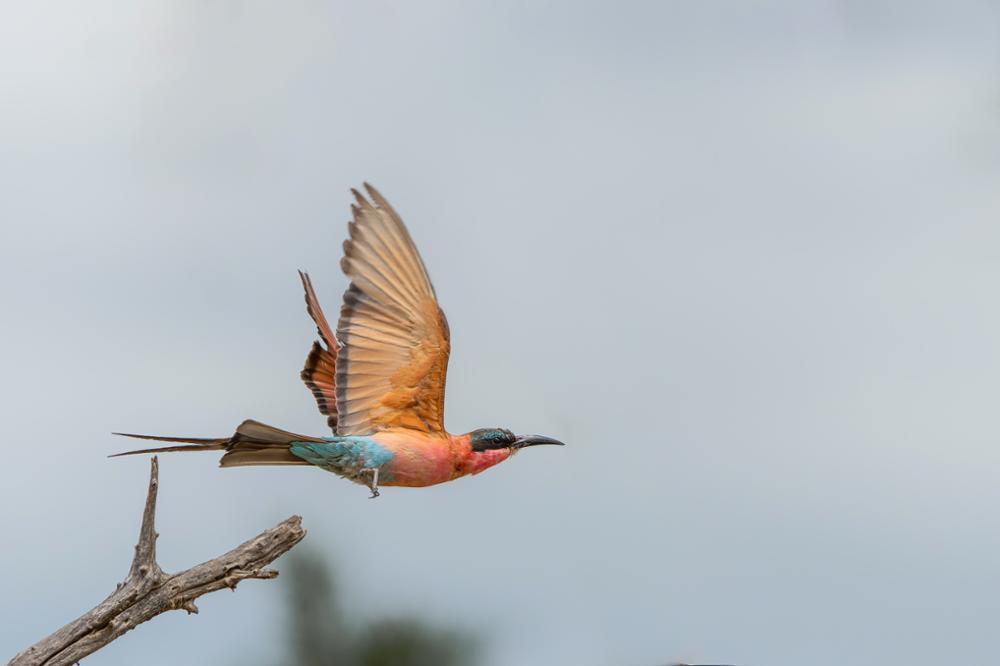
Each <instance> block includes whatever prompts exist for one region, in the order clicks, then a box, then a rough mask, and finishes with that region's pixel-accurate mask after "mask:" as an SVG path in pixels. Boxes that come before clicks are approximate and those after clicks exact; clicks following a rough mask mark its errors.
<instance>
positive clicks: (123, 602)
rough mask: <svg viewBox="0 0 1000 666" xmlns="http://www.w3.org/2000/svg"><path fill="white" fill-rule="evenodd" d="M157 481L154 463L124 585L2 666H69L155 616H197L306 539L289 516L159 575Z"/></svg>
mask: <svg viewBox="0 0 1000 666" xmlns="http://www.w3.org/2000/svg"><path fill="white" fill-rule="evenodd" d="M158 476H159V463H158V462H157V460H156V458H155V457H154V458H153V461H152V467H151V469H150V473H149V492H148V493H147V495H146V508H145V510H144V511H143V513H142V527H141V528H140V529H139V543H138V544H136V546H135V557H134V558H133V559H132V567H131V568H130V569H129V572H128V577H127V578H126V579H125V582H124V583H121V584H119V585H118V589H117V590H115V591H114V592H113V593H112V594H111V596H110V597H108V598H107V599H105V600H104V601H102V602H101V603H100V604H98V605H97V606H96V607H95V608H94V609H92V610H90V611H88V612H87V613H85V614H84V615H82V616H81V617H79V618H78V619H76V620H74V621H73V622H70V623H69V624H67V625H66V626H65V627H63V628H62V629H60V630H58V631H56V632H55V633H54V634H52V635H51V636H49V637H47V638H44V639H42V640H40V641H39V642H37V643H35V644H34V645H32V646H31V647H29V648H28V649H26V650H24V651H23V652H21V653H19V654H17V655H16V656H15V657H14V658H13V659H11V661H10V662H9V664H8V666H69V665H70V664H75V663H76V662H77V661H79V660H80V659H82V658H84V657H86V656H87V655H89V654H91V653H92V652H95V651H96V650H99V649H101V648H102V647H104V646H105V645H107V644H108V643H110V642H111V641H113V640H115V639H116V638H118V637H119V636H121V635H122V634H124V633H125V632H127V631H130V630H131V629H134V628H135V627H137V626H138V625H140V624H142V623H143V622H145V621H146V620H150V619H152V618H154V617H156V616H157V615H159V614H160V613H165V612H167V611H169V610H178V609H183V610H186V611H187V612H188V613H197V612H198V608H197V607H196V606H195V605H194V600H195V599H197V598H198V597H200V596H201V595H203V594H208V593H209V592H214V591H215V590H221V589H222V588H224V587H225V588H229V589H233V590H235V589H236V584H237V583H239V582H240V581H241V580H244V579H246V578H261V579H267V578H274V577H275V576H277V575H278V572H277V571H274V570H273V569H265V568H264V567H265V566H266V565H268V564H270V563H271V562H273V561H274V560H275V559H277V558H278V557H279V556H280V555H282V554H283V553H285V552H287V551H288V550H289V549H291V548H292V546H294V545H295V544H297V543H298V542H299V541H301V540H302V538H303V537H305V535H306V532H305V530H304V529H302V525H301V521H302V519H301V518H299V516H292V517H291V518H288V519H286V520H283V521H282V522H280V523H278V524H277V525H275V526H274V527H272V528H271V529H269V530H267V531H265V532H261V533H260V534H258V535H257V536H255V537H254V538H253V539H250V540H249V541H247V542H245V543H242V544H240V545H239V546H237V547H236V548H234V549H232V550H231V551H229V552H228V553H226V554H225V555H220V556H219V557H216V558H215V559H212V560H208V561H207V562H202V563H201V564H198V565H196V566H193V567H191V568H190V569H188V570H186V571H182V572H180V573H176V574H165V573H163V570H162V569H160V565H159V564H157V563H156V537H157V534H156V530H155V528H154V525H153V521H154V517H155V513H156V490H157V486H158V484H159V479H158Z"/></svg>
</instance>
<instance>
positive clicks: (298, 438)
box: [111, 183, 563, 498]
mask: <svg viewBox="0 0 1000 666" xmlns="http://www.w3.org/2000/svg"><path fill="white" fill-rule="evenodd" d="M364 190H365V193H364V194H362V193H361V192H359V191H358V190H357V189H352V190H351V193H352V194H353V195H354V199H355V201H354V203H352V205H351V211H352V219H351V220H350V222H348V225H347V226H348V238H347V239H346V240H345V241H344V246H343V256H342V258H341V260H340V267H341V270H343V272H344V274H345V275H346V276H347V277H348V279H349V280H350V284H349V286H348V288H347V291H345V292H344V296H343V303H342V305H341V308H340V318H339V320H338V322H337V328H336V330H334V329H333V328H332V327H331V326H330V324H329V322H328V320H327V318H326V316H325V315H324V314H323V310H322V308H321V307H320V304H319V300H318V299H317V297H316V292H315V290H314V289H313V285H312V280H311V279H310V278H309V275H308V274H307V273H305V272H303V271H299V278H300V279H301V281H302V287H303V289H304V290H305V302H306V311H307V312H308V314H309V316H310V317H311V318H312V320H313V322H314V323H315V325H316V328H317V331H318V333H319V340H316V341H314V342H313V345H312V348H311V349H310V350H309V354H308V356H307V357H306V361H305V366H304V367H303V369H302V372H301V373H300V377H301V378H302V380H303V382H305V385H306V386H307V387H308V389H309V390H310V391H311V392H312V395H313V397H314V398H315V400H316V405H317V407H318V408H319V411H320V413H321V414H323V415H324V416H326V420H327V424H328V425H329V427H330V428H331V429H332V430H333V434H332V435H326V436H321V437H311V436H307V435H298V434H295V433H292V432H288V431H285V430H281V429H279V428H275V427H273V426H269V425H265V424H264V423H260V422H259V421H255V420H252V419H248V420H246V421H244V422H243V423H241V424H240V425H239V426H238V427H237V428H236V431H235V432H234V433H233V435H232V436H230V437H216V438H199V437H164V436H159V435H137V434H132V433H113V434H115V435H121V436H124V437H133V438H138V439H147V440H156V441H161V442H169V443H170V445H168V446H161V447H156V448H145V449H138V450H135V451H125V452H122V453H116V454H113V456H111V457H117V456H126V455H136V454H143V453H163V452H174V451H222V452H223V455H222V457H221V459H220V461H219V465H220V466H221V467H241V466H247V465H310V466H313V467H318V468H320V469H322V470H326V471H329V472H333V473H334V474H337V475H338V476H340V477H342V478H345V479H348V480H350V481H353V482H355V483H358V484H361V485H364V486H367V487H368V489H369V490H370V491H371V495H370V497H371V498H375V497H378V496H379V494H380V493H379V488H380V487H383V486H407V487H426V486H433V485H436V484H440V483H444V482H447V481H453V480H455V479H457V478H460V477H463V476H469V475H475V474H479V473H480V472H482V471H484V470H486V469H489V468H490V467H493V466H494V465H497V464H499V463H501V462H503V461H505V460H508V459H510V458H511V456H513V455H514V454H515V453H517V452H518V451H521V450H522V449H525V448H528V447H531V446H539V445H559V446H561V445H563V442H561V441H559V440H556V439H553V438H551V437H546V436H544V435H515V434H514V433H513V432H512V431H511V430H509V429H507V428H500V427H490V428H477V429H475V430H472V431H471V432H467V433H464V434H460V435H452V434H450V433H449V432H448V431H447V430H446V429H445V426H444V393H445V375H446V373H447V370H448V357H449V355H450V353H451V336H450V332H449V329H448V320H447V319H446V318H445V315H444V312H443V311H442V309H441V307H440V306H439V305H438V301H437V296H436V294H435V292H434V287H433V285H432V284H431V280H430V277H429V276H428V274H427V269H426V267H425V266H424V262H423V259H422V258H421V257H420V253H419V252H418V251H417V248H416V245H414V243H413V240H412V238H411V237H410V234H409V232H408V231H407V229H406V226H405V225H404V224H403V220H402V219H401V218H400V216H399V215H398V214H397V213H396V211H395V210H393V208H392V206H390V205H389V202H388V201H386V199H385V198H384V197H383V196H382V195H381V194H380V193H379V192H378V190H376V189H375V188H374V187H372V186H371V185H369V184H368V183H364Z"/></svg>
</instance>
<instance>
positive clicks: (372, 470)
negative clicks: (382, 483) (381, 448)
mask: <svg viewBox="0 0 1000 666" xmlns="http://www.w3.org/2000/svg"><path fill="white" fill-rule="evenodd" d="M361 471H362V472H368V473H369V474H371V475H372V478H371V481H370V482H369V483H368V489H369V490H370V491H372V494H371V496H370V497H369V498H368V499H375V498H376V497H378V496H379V492H378V467H369V468H366V469H363V470H361Z"/></svg>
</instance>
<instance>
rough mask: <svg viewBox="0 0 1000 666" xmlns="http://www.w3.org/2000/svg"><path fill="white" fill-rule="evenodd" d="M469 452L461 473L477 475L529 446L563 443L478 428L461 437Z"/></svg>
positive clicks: (544, 438) (541, 436)
mask: <svg viewBox="0 0 1000 666" xmlns="http://www.w3.org/2000/svg"><path fill="white" fill-rule="evenodd" d="M465 438H468V439H467V441H468V445H469V450H468V453H467V455H466V456H465V460H464V462H463V470H462V471H463V473H465V474H478V473H479V472H482V471H483V470H484V469H487V468H489V467H493V465H496V464H497V463H501V462H503V461H504V460H507V458H510V457H511V456H512V455H514V454H515V453H517V452H518V451H520V450H521V449H523V448H526V447H529V446H538V445H540V444H556V445H558V446H562V445H563V443H562V442H560V441H559V440H557V439H552V438H551V437H545V436H544V435H515V434H514V433H512V432H511V431H510V430H507V429H506V428H479V429H477V430H473V431H472V432H470V433H468V434H466V435H464V436H463V439H465Z"/></svg>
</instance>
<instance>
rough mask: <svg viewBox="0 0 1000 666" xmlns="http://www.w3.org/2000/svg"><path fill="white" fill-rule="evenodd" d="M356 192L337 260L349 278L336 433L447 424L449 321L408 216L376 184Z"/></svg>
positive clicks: (431, 428) (433, 428)
mask: <svg viewBox="0 0 1000 666" xmlns="http://www.w3.org/2000/svg"><path fill="white" fill-rule="evenodd" d="M365 190H366V191H367V192H368V196H369V197H371V201H369V200H368V199H366V198H365V197H364V196H363V195H361V194H360V193H359V192H357V191H356V190H352V191H353V192H354V196H355V198H356V199H357V205H354V206H352V207H351V209H352V210H353V212H354V219H353V220H352V221H351V223H350V224H349V225H348V230H349V231H350V238H349V239H348V240H347V241H345V242H344V257H343V259H341V261H340V266H341V268H342V269H343V270H344V273H345V274H347V276H348V277H349V278H350V279H351V286H350V287H349V288H348V290H347V292H346V293H345V294H344V305H343V306H342V307H341V310H340V321H339V322H338V324H337V339H338V340H339V341H340V343H341V345H342V347H341V348H340V350H339V351H338V354H337V374H336V391H337V414H338V416H337V419H338V420H337V433H338V434H341V435H348V434H350V435H368V434H371V433H373V432H376V431H378V430H383V429H385V428H412V429H414V430H422V431H425V432H437V431H443V430H444V384H445V374H446V373H447V371H448V355H449V353H450V352H451V343H450V342H449V336H448V322H447V320H446V319H445V317H444V313H443V312H442V311H441V308H440V307H438V303H437V298H436V297H435V295H434V287H433V286H432V285H431V281H430V278H429V277H427V269H426V268H424V262H423V260H422V259H421V258H420V254H419V253H418V252H417V248H416V247H415V246H414V245H413V240H412V239H411V238H410V234H409V233H408V232H407V231H406V227H405V226H403V221H402V220H401V219H400V218H399V215H397V214H396V212H395V211H394V210H393V209H392V207H391V206H390V205H389V203H388V202H387V201H386V200H385V199H384V198H383V197H382V195H381V194H379V193H378V192H377V191H376V190H375V188H373V187H372V186H371V185H368V184H367V183H365Z"/></svg>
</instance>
